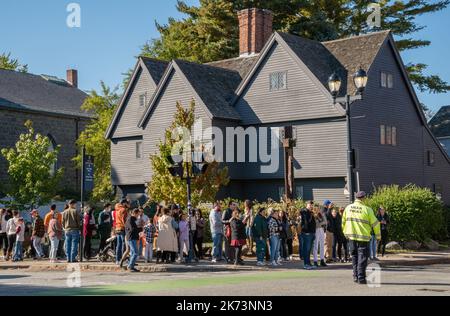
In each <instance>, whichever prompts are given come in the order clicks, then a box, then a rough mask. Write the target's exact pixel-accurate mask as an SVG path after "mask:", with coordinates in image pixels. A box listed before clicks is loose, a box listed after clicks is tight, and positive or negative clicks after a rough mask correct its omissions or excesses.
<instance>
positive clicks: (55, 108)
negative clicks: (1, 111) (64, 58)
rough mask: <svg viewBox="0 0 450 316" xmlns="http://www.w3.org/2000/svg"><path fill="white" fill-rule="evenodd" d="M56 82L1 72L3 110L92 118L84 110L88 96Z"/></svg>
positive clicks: (48, 78) (19, 73)
mask: <svg viewBox="0 0 450 316" xmlns="http://www.w3.org/2000/svg"><path fill="white" fill-rule="evenodd" d="M45 78H47V79H45ZM56 79H57V78H56V77H50V76H38V75H33V74H28V73H21V72H17V71H12V70H4V69H0V108H2V107H4V108H10V109H16V110H22V111H33V112H43V113H49V114H58V115H68V116H76V117H86V118H88V117H90V115H89V114H88V113H86V112H84V111H83V110H81V105H82V104H83V102H84V100H85V99H86V97H87V94H86V93H85V92H83V91H81V90H80V89H77V88H74V87H72V86H70V85H69V84H68V83H67V82H66V81H64V80H61V79H58V80H56Z"/></svg>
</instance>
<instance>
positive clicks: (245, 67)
mask: <svg viewBox="0 0 450 316" xmlns="http://www.w3.org/2000/svg"><path fill="white" fill-rule="evenodd" d="M257 60H258V55H254V56H250V57H238V58H231V59H225V60H219V61H213V62H211V63H207V64H206V65H210V66H214V67H219V68H224V69H228V70H234V71H237V72H238V73H239V74H240V75H241V78H244V77H245V76H246V75H247V74H248V73H249V72H250V70H251V69H252V68H253V66H254V65H255V63H256V61H257Z"/></svg>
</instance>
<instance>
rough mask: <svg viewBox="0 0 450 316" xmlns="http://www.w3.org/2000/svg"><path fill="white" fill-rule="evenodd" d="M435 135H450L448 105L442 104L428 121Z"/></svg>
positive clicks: (449, 111) (449, 107)
mask: <svg viewBox="0 0 450 316" xmlns="http://www.w3.org/2000/svg"><path fill="white" fill-rule="evenodd" d="M428 125H429V126H430V129H431V131H432V132H433V134H434V136H436V137H450V105H447V106H443V107H442V108H441V109H440V110H439V111H438V112H437V113H436V115H435V116H434V117H433V118H432V119H431V120H430V122H429V123H428Z"/></svg>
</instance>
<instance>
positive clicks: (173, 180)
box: [147, 101, 229, 206]
mask: <svg viewBox="0 0 450 316" xmlns="http://www.w3.org/2000/svg"><path fill="white" fill-rule="evenodd" d="M194 113H195V102H194V101H192V102H191V104H190V106H189V107H188V108H184V107H183V106H182V105H181V104H180V103H177V111H176V113H175V115H174V120H173V123H172V125H171V126H170V127H169V128H168V129H167V130H166V132H165V139H164V140H163V141H161V142H160V144H159V150H158V153H156V154H154V155H151V156H150V164H151V168H152V171H153V176H152V181H151V182H150V183H149V184H148V186H147V194H148V195H149V197H150V202H161V201H166V202H167V203H177V204H181V205H183V206H186V202H187V185H186V180H182V179H181V178H179V177H173V176H172V175H171V174H170V173H169V171H168V168H169V167H170V163H169V161H168V159H167V157H169V156H170V155H171V152H172V148H173V146H174V145H175V144H176V142H178V141H179V140H180V138H179V139H173V138H172V131H173V130H174V129H176V128H177V127H182V128H186V129H188V130H191V128H192V126H193V125H194V122H195V115H194ZM186 164H188V165H189V168H192V165H191V163H186ZM185 169H186V168H185ZM185 172H186V170H185ZM228 182H229V178H228V169H227V168H226V167H225V168H221V167H220V165H219V163H217V162H213V163H211V164H209V166H208V169H207V170H206V173H205V174H202V175H199V176H196V177H195V178H193V179H192V185H191V188H192V203H193V205H197V204H198V203H199V202H212V201H214V200H215V198H216V195H217V192H218V191H219V189H220V187H221V186H223V185H227V184H228Z"/></svg>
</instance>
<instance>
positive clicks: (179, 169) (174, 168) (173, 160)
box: [167, 155, 184, 178]
mask: <svg viewBox="0 0 450 316" xmlns="http://www.w3.org/2000/svg"><path fill="white" fill-rule="evenodd" d="M167 160H168V161H169V163H170V167H169V168H168V170H169V173H170V174H171V175H172V176H173V177H181V178H182V177H183V175H184V168H183V159H182V156H181V155H179V156H171V155H169V156H167Z"/></svg>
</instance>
